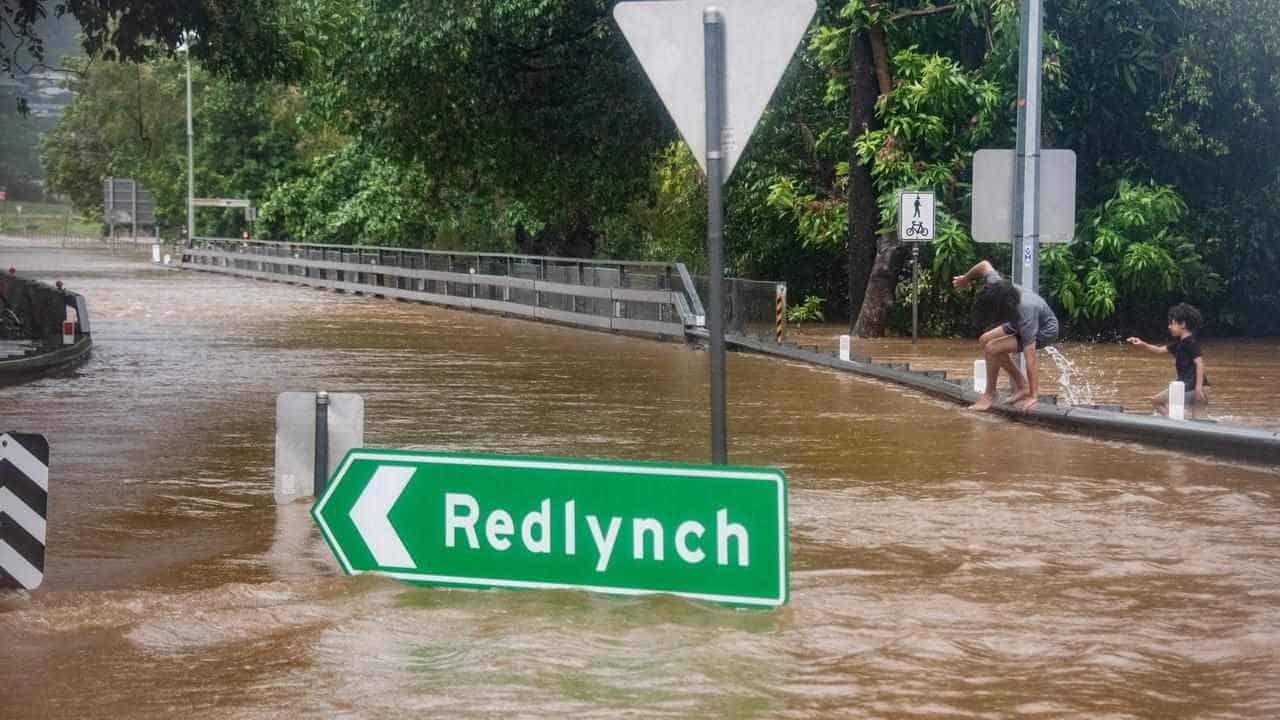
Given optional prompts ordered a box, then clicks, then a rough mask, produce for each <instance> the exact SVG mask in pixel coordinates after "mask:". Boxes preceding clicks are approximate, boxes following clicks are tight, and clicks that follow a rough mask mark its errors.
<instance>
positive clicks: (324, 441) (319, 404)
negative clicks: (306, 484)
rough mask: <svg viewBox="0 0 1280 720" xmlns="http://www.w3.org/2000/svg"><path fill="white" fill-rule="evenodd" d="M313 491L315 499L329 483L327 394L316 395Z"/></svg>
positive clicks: (319, 393)
mask: <svg viewBox="0 0 1280 720" xmlns="http://www.w3.org/2000/svg"><path fill="white" fill-rule="evenodd" d="M313 477H314V480H313V488H312V489H313V490H314V492H315V496H316V497H320V496H321V495H322V494H324V488H325V486H326V485H327V484H328V483H329V393H327V392H325V391H323V390H321V391H320V392H318V393H316V460H315V470H314V476H313Z"/></svg>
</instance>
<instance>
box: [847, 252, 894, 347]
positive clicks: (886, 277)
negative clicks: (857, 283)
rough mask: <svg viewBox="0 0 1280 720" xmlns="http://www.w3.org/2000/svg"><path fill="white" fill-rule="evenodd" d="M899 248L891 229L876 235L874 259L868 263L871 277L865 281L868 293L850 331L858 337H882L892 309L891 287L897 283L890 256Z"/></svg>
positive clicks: (892, 288) (892, 289)
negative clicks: (877, 237) (888, 232)
mask: <svg viewBox="0 0 1280 720" xmlns="http://www.w3.org/2000/svg"><path fill="white" fill-rule="evenodd" d="M897 250H898V239H897V238H896V237H894V236H893V234H892V233H890V234H888V235H881V236H880V237H879V242H878V246H877V249H876V258H875V262H874V263H872V265H871V277H870V279H869V280H868V281H867V294H866V297H865V298H863V300H862V312H861V313H860V314H859V315H858V324H857V325H856V326H855V327H854V329H853V334H854V335H857V336H858V337H881V336H883V335H884V328H885V325H886V324H888V322H889V311H890V310H892V309H893V291H894V289H895V288H896V287H897V284H898V268H897V266H896V265H895V264H894V262H893V256H894V254H895V253H896V252H897Z"/></svg>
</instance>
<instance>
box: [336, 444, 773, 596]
mask: <svg viewBox="0 0 1280 720" xmlns="http://www.w3.org/2000/svg"><path fill="white" fill-rule="evenodd" d="M311 512H312V516H313V517H314V518H315V521H316V524H317V525H318V526H319V527H320V531H321V533H322V534H323V535H324V538H325V540H326V542H328V543H329V546H330V548H331V549H332V550H333V553H334V555H335V556H337V558H338V562H339V564H341V566H342V569H343V571H345V572H346V573H348V574H356V573H363V572H376V573H379V574H382V575H388V576H390V577H394V578H398V579H400V580H404V581H407V582H411V583H415V584H424V585H453V586H462V587H503V588H536V589H556V588H563V589H580V590H590V591H594V592H601V593H610V594H618V595H642V594H648V593H670V594H674V595H680V596H683V597H688V598H694V599H699V600H708V601H712V602H717V603H724V604H728V605H739V606H749V607H777V606H781V605H783V604H785V603H786V601H787V594H788V590H787V585H788V582H787V581H788V578H787V572H788V569H787V567H788V563H787V552H788V548H787V507H786V479H785V477H784V476H783V475H782V473H781V472H779V471H777V470H770V469H759V468H744V467H707V466H696V465H662V464H639V463H614V462H601V461H590V460H568V459H548V458H526V457H505V456H489V455H454V454H442V453H428V452H414V451H391V450H367V449H360V450H352V451H351V452H350V453H348V454H347V456H346V457H345V458H344V459H343V461H342V463H341V464H340V465H339V467H338V469H337V471H336V472H335V473H334V475H333V478H332V479H331V481H330V482H329V486H328V488H327V489H326V491H325V493H324V495H323V496H322V497H321V498H320V499H319V501H318V502H316V504H315V506H314V507H313V508H312V511H311Z"/></svg>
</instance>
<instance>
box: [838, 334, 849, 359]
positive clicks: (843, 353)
mask: <svg viewBox="0 0 1280 720" xmlns="http://www.w3.org/2000/svg"><path fill="white" fill-rule="evenodd" d="M840 359H841V360H843V361H845V362H849V336H848V335H841V336H840Z"/></svg>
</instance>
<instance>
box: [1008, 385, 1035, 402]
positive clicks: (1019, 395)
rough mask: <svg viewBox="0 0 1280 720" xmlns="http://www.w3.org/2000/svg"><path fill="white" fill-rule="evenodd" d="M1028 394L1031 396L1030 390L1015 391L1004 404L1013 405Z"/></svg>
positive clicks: (1019, 389)
mask: <svg viewBox="0 0 1280 720" xmlns="http://www.w3.org/2000/svg"><path fill="white" fill-rule="evenodd" d="M1030 394H1031V390H1030V389H1028V388H1018V389H1017V390H1015V391H1014V393H1013V394H1012V395H1010V396H1009V399H1008V400H1006V401H1005V402H1008V403H1009V404H1010V405H1013V404H1014V403H1016V402H1018V401H1019V400H1022V399H1023V398H1025V397H1027V396H1028V395H1030Z"/></svg>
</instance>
